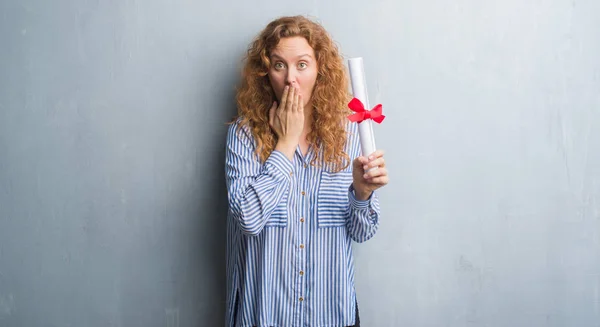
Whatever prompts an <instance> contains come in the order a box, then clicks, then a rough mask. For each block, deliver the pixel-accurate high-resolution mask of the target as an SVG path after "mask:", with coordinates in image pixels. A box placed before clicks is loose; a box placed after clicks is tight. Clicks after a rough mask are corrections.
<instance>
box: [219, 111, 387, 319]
mask: <svg viewBox="0 0 600 327" xmlns="http://www.w3.org/2000/svg"><path fill="white" fill-rule="evenodd" d="M239 124H240V122H239V120H237V121H236V122H235V123H234V124H232V125H230V127H229V130H228V133H227V145H226V155H225V175H226V183H227V192H228V201H229V210H228V217H227V301H226V304H227V307H226V326H228V327H252V326H256V327H300V326H302V327H304V326H310V327H338V326H339V327H342V326H351V325H354V323H355V321H354V319H355V312H356V311H355V306H356V294H355V288H354V257H353V253H352V247H351V245H352V241H355V242H359V243H360V242H365V241H367V240H368V239H370V238H371V237H373V235H374V234H375V233H376V231H377V229H378V226H379V202H378V197H377V193H375V192H374V193H373V194H372V195H371V197H370V198H369V199H368V200H365V201H360V200H357V199H356V198H355V197H354V190H353V187H352V185H351V184H352V164H350V165H349V166H348V167H347V168H346V169H344V170H342V171H340V172H335V173H334V172H332V171H330V170H327V169H324V168H323V167H322V165H320V166H316V167H315V166H313V165H310V160H311V159H312V156H314V155H317V154H315V153H313V152H312V151H311V150H310V149H309V151H308V153H307V154H306V156H303V155H302V153H301V151H300V150H299V148H298V149H297V150H296V152H295V154H294V159H293V161H291V160H290V159H288V158H287V157H286V156H285V155H284V154H283V153H281V152H279V151H277V150H275V151H273V152H272V153H271V154H270V156H269V157H268V159H267V160H266V161H265V162H264V163H261V162H260V161H259V160H258V157H257V156H256V153H255V147H256V143H255V142H254V139H253V137H252V134H251V133H250V131H249V129H247V128H246V127H243V128H241V129H240V130H237V127H238V126H240V125H239ZM347 126H348V127H347V129H348V131H349V133H348V142H347V146H346V153H347V154H348V155H349V156H350V159H351V160H354V158H356V157H357V156H359V155H360V140H359V137H358V133H357V130H358V128H357V125H356V123H350V122H349V123H348V125H347ZM236 131H237V132H236ZM321 157H322V156H321Z"/></svg>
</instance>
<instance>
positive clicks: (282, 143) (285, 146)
mask: <svg viewBox="0 0 600 327" xmlns="http://www.w3.org/2000/svg"><path fill="white" fill-rule="evenodd" d="M297 146H298V144H297V143H296V144H294V143H293V142H289V141H287V140H279V141H278V142H277V145H276V146H275V150H277V151H280V152H282V153H283V154H285V156H286V157H288V159H290V160H292V159H293V158H294V152H296V147H297Z"/></svg>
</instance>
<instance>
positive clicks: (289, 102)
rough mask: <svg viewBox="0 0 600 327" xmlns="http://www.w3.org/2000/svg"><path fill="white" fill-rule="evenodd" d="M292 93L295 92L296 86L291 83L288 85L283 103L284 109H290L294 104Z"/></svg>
mask: <svg viewBox="0 0 600 327" xmlns="http://www.w3.org/2000/svg"><path fill="white" fill-rule="evenodd" d="M294 93H296V88H295V87H294V86H293V85H292V86H290V90H289V93H288V97H287V100H286V103H285V110H286V111H292V106H293V105H294Z"/></svg>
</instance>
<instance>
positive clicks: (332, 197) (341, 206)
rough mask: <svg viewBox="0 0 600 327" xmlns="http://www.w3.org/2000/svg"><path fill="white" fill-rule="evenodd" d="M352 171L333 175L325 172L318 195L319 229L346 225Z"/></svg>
mask: <svg viewBox="0 0 600 327" xmlns="http://www.w3.org/2000/svg"><path fill="white" fill-rule="evenodd" d="M350 184H352V171H346V170H343V171H340V172H337V173H331V172H327V171H323V172H322V173H321V180H320V183H319V191H318V193H317V196H318V197H317V222H318V226H319V228H325V227H339V226H345V225H346V216H347V215H348V211H349V208H348V188H349V187H350Z"/></svg>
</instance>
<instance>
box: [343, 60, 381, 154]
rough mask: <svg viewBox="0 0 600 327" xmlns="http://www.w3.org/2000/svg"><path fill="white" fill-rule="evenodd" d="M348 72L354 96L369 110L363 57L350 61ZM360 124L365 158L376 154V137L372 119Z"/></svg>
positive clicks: (359, 131) (359, 129)
mask: <svg viewBox="0 0 600 327" xmlns="http://www.w3.org/2000/svg"><path fill="white" fill-rule="evenodd" d="M348 70H349V71H350V81H351V84H352V94H353V96H354V97H355V98H357V99H358V100H360V102H362V103H363V105H364V106H365V108H366V109H367V110H368V109H370V108H371V107H370V106H369V96H368V94H367V82H366V79H365V69H364V65H363V59H362V57H357V58H350V59H348ZM357 124H358V135H359V137H360V147H361V150H362V155H363V156H365V157H366V156H369V155H371V154H372V153H373V152H375V150H376V148H375V135H374V134H373V122H372V121H371V119H367V120H364V121H362V122H360V123H357Z"/></svg>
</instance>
